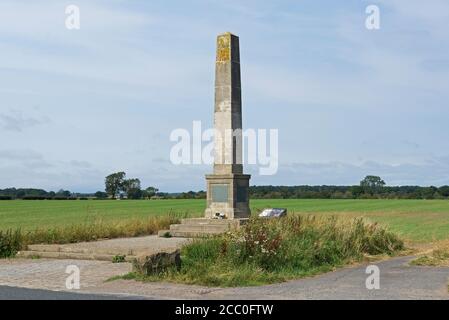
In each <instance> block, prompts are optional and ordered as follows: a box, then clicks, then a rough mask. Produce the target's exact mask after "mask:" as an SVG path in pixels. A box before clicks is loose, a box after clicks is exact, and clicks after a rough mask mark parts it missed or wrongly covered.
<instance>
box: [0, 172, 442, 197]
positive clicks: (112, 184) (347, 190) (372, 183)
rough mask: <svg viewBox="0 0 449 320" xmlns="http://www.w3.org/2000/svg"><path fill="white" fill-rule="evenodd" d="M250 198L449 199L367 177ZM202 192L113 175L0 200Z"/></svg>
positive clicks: (258, 192) (7, 192) (436, 191)
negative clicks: (91, 186)
mask: <svg viewBox="0 0 449 320" xmlns="http://www.w3.org/2000/svg"><path fill="white" fill-rule="evenodd" d="M249 193H250V197H251V198H252V199H449V186H442V187H433V186H430V187H421V186H396V187H394V186H386V183H385V181H384V180H382V179H381V178H380V177H378V176H367V177H365V178H364V179H363V180H362V181H360V184H359V185H355V186H328V185H322V186H308V185H303V186H252V187H250V189H249ZM205 198H206V192H205V191H188V192H182V193H164V192H160V191H159V189H157V188H155V187H147V188H145V189H142V188H141V183H140V180H139V179H136V178H132V179H126V173H124V172H117V173H113V174H111V175H108V176H107V177H106V178H105V191H97V192H96V193H92V194H89V193H88V194H82V193H72V192H70V191H67V190H59V191H57V192H53V191H49V192H47V191H45V190H43V189H31V188H28V189H20V188H19V189H16V188H8V189H3V190H1V189H0V200H13V199H23V200H77V199H78V200H87V199H97V200H102V199H205Z"/></svg>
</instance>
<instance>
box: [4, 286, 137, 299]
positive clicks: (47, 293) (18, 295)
mask: <svg viewBox="0 0 449 320" xmlns="http://www.w3.org/2000/svg"><path fill="white" fill-rule="evenodd" d="M141 299H145V298H143V297H138V296H119V295H106V294H88V293H71V292H62V291H51V290H41V289H26V288H17V287H8V286H0V300H141Z"/></svg>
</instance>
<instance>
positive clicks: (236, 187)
mask: <svg viewBox="0 0 449 320" xmlns="http://www.w3.org/2000/svg"><path fill="white" fill-rule="evenodd" d="M250 178H251V175H249V174H236V173H231V174H209V175H206V181H207V209H206V211H205V217H206V218H209V219H213V218H220V219H247V218H249V217H250V215H251V210H250V208H249V179H250Z"/></svg>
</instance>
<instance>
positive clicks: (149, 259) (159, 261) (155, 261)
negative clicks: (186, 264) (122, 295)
mask: <svg viewBox="0 0 449 320" xmlns="http://www.w3.org/2000/svg"><path fill="white" fill-rule="evenodd" d="M132 263H133V271H134V272H137V273H139V274H143V275H146V276H148V275H153V274H158V273H161V272H163V271H165V270H167V269H168V268H170V267H176V268H180V267H181V251H180V250H179V249H178V250H173V251H167V252H158V253H155V254H152V255H143V256H139V257H137V258H135V259H134V260H133V262H132Z"/></svg>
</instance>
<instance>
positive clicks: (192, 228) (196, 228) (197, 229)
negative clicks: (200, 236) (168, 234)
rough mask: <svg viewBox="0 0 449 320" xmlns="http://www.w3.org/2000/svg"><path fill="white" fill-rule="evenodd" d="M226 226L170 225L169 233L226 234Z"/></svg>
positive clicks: (227, 227)
mask: <svg viewBox="0 0 449 320" xmlns="http://www.w3.org/2000/svg"><path fill="white" fill-rule="evenodd" d="M229 229H230V228H229V226H227V225H197V224H172V225H171V226H170V231H185V232H222V233H223V232H227V231H229Z"/></svg>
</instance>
